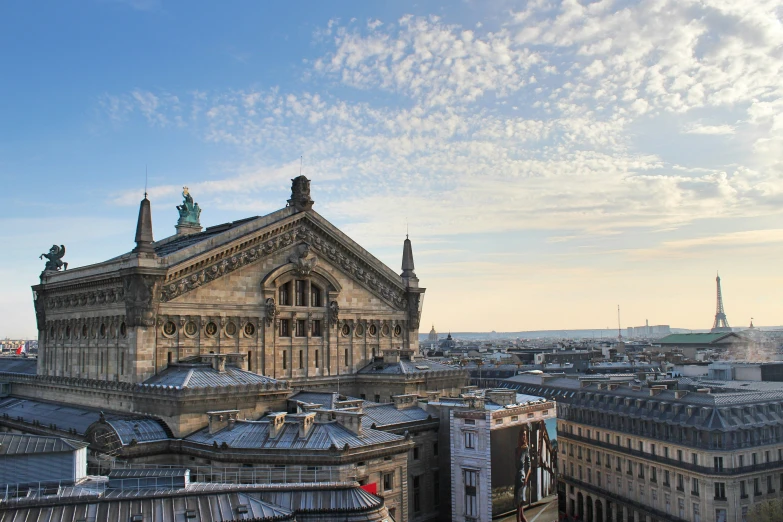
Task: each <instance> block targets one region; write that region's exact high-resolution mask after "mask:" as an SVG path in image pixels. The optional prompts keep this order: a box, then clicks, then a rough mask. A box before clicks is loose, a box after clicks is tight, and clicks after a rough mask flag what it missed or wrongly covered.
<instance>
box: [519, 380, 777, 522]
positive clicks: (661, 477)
mask: <svg viewBox="0 0 783 522" xmlns="http://www.w3.org/2000/svg"><path fill="white" fill-rule="evenodd" d="M530 380H531V378H529V377H525V378H518V379H516V381H517V383H521V382H524V381H530ZM542 381H543V382H542ZM536 384H539V385H541V384H543V385H544V386H543V387H545V388H547V389H546V390H545V392H546V393H548V394H551V395H559V396H560V398H558V403H557V410H558V411H557V413H558V452H559V456H558V461H559V473H560V484H559V488H560V489H559V496H560V510H561V512H562V513H563V514H564V515H567V516H569V517H571V518H572V519H574V520H582V521H588V522H599V521H600V522H603V521H611V522H626V521H629V522H656V521H661V522H662V521H667V520H674V521H689V522H743V521H744V520H745V518H746V515H747V513H748V511H749V510H750V509H751V507H752V506H753V504H754V503H756V502H760V501H764V500H779V499H780V498H781V486H783V390H778V391H771V390H765V391H760V390H755V389H747V388H746V389H742V388H737V389H731V390H728V391H727V390H725V389H724V390H723V391H721V392H720V393H717V392H716V393H713V390H712V389H710V388H707V387H706V386H705V384H704V383H696V382H694V381H691V380H690V379H681V380H670V381H641V380H633V381H631V382H628V383H609V382H596V381H595V379H590V380H583V381H579V380H577V379H560V378H558V379H548V378H547V377H546V376H544V377H543V378H542V377H541V376H538V377H537V383H536ZM527 385H530V384H529V383H528V384H527ZM522 387H523V388H524V387H526V385H522Z"/></svg>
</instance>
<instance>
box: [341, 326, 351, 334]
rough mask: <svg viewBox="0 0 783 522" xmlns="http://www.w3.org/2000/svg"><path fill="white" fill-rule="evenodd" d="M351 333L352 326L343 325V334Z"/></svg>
mask: <svg viewBox="0 0 783 522" xmlns="http://www.w3.org/2000/svg"><path fill="white" fill-rule="evenodd" d="M350 334H351V327H350V326H348V325H347V324H344V325H343V335H350Z"/></svg>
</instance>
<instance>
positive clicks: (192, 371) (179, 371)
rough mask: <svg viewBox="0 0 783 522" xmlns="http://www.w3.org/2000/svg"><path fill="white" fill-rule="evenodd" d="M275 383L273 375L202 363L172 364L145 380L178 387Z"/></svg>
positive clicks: (146, 382) (147, 383)
mask: <svg viewBox="0 0 783 522" xmlns="http://www.w3.org/2000/svg"><path fill="white" fill-rule="evenodd" d="M273 383H277V381H276V380H275V379H272V378H271V377H264V376H263V375H258V374H257V373H253V372H248V371H245V370H242V369H240V368H237V367H234V366H226V371H225V372H218V371H217V370H215V369H214V368H212V366H211V365H209V364H201V363H188V364H185V363H180V364H172V365H170V366H169V367H168V368H166V369H165V370H163V371H162V372H160V373H158V374H157V375H154V376H152V377H150V378H149V379H147V380H146V381H144V384H146V385H148V386H174V387H177V388H215V387H220V386H242V385H246V384H273Z"/></svg>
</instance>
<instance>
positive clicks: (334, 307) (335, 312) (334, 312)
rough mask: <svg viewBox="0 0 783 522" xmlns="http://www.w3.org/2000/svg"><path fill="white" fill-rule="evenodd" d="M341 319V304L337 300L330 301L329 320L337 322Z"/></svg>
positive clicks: (333, 322)
mask: <svg viewBox="0 0 783 522" xmlns="http://www.w3.org/2000/svg"><path fill="white" fill-rule="evenodd" d="M339 321H340V305H339V304H338V303H337V301H332V302H331V303H329V322H330V323H332V324H335V325H336V324H337V323H338V322H339Z"/></svg>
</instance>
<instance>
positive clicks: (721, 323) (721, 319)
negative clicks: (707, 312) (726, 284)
mask: <svg viewBox="0 0 783 522" xmlns="http://www.w3.org/2000/svg"><path fill="white" fill-rule="evenodd" d="M715 282H716V283H717V285H718V304H717V306H716V309H715V323H714V324H713V325H712V330H710V332H712V333H720V332H731V331H732V330H731V326H729V321H728V319H726V312H724V311H723V294H722V293H721V291H720V275H718V277H716V278H715Z"/></svg>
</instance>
